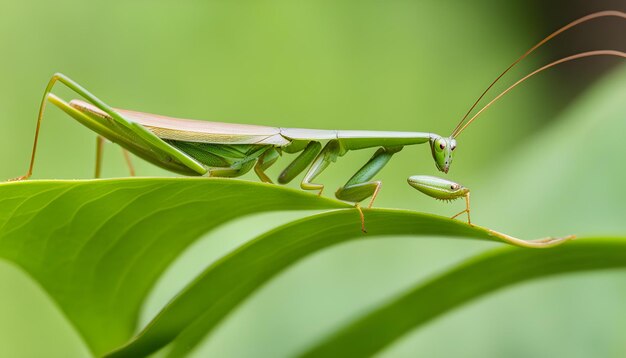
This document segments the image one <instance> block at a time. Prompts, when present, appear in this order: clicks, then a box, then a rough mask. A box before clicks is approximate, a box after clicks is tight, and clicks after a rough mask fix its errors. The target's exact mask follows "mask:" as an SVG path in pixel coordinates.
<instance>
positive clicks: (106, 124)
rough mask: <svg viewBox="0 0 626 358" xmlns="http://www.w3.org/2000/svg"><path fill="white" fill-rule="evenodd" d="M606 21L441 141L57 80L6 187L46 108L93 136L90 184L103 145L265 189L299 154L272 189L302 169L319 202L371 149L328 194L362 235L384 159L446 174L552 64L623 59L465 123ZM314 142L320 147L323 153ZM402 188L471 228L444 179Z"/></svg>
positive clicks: (414, 181) (182, 170)
mask: <svg viewBox="0 0 626 358" xmlns="http://www.w3.org/2000/svg"><path fill="white" fill-rule="evenodd" d="M609 16H612V17H620V18H624V19H626V14H625V13H622V12H618V11H602V12H597V13H594V14H590V15H587V16H585V17H583V18H580V19H578V20H576V21H574V22H571V23H570V24H568V25H566V26H564V27H562V28H561V29H559V30H557V31H555V32H554V33H552V34H551V35H549V36H548V37H546V38H545V39H543V40H542V41H541V42H539V43H538V44H536V45H535V46H533V47H532V48H531V49H529V50H528V51H527V52H526V53H524V54H523V55H522V56H521V57H519V58H518V59H517V60H516V61H515V62H513V64H511V65H510V66H509V67H508V68H507V69H506V70H505V71H504V72H502V73H501V74H500V75H499V76H498V77H497V78H496V79H495V80H494V81H493V82H492V83H491V85H490V86H489V87H487V89H486V90H485V91H484V92H483V93H482V95H481V96H480V97H479V98H478V100H477V101H476V102H475V103H474V104H473V106H472V107H471V108H470V110H469V111H468V112H467V113H466V115H465V116H464V117H463V119H462V120H461V121H460V122H459V124H458V125H457V127H456V128H455V129H454V131H453V132H452V134H451V135H450V136H449V137H442V136H440V135H437V134H434V133H426V132H392V131H358V130H319V129H301V128H278V127H266V126H256V125H245V124H232V123H221V122H208V121H199V120H190V119H180V118H172V117H166V116H161V115H156V114H148V113H142V112H135V111H129V110H125V109H116V108H113V107H111V106H109V105H108V104H106V103H105V102H104V101H102V100H100V99H99V98H98V97H96V96H95V95H93V94H92V93H90V92H89V91H87V90H86V89H85V88H83V87H82V86H81V85H79V84H78V83H76V82H75V81H73V80H72V79H70V78H69V77H67V76H65V75H63V74H60V73H57V74H55V75H54V76H52V78H51V79H50V81H49V83H48V85H47V87H46V89H45V92H44V96H43V99H42V101H41V106H40V109H39V115H38V118H37V127H36V131H35V139H34V143H33V150H32V154H31V160H30V166H29V169H28V172H27V173H26V174H25V175H24V176H21V177H18V178H15V179H13V180H24V179H28V178H29V177H30V176H31V175H32V173H33V166H34V163H35V153H36V150H37V141H38V138H39V130H40V127H41V122H42V119H43V115H44V111H45V107H46V104H47V103H48V102H50V103H52V104H54V105H55V106H57V107H58V108H60V109H61V110H62V111H64V112H65V113H67V114H68V115H70V116H71V117H73V118H74V119H75V120H77V121H78V122H80V123H81V124H83V125H84V126H86V127H87V128H89V129H91V130H93V131H94V132H96V133H97V134H98V137H97V145H96V148H97V150H96V171H95V176H96V177H99V176H100V168H101V162H102V147H103V143H104V139H105V138H106V139H108V140H109V141H111V142H114V143H117V144H119V145H120V146H121V147H122V148H123V149H124V155H125V158H126V161H127V163H128V166H129V168H130V170H131V175H132V174H134V170H133V168H132V164H131V162H130V158H129V155H128V152H132V153H133V154H135V155H136V156H138V157H140V158H142V159H144V160H146V161H148V162H151V163H153V164H155V165H157V166H159V167H161V168H164V169H166V170H169V171H172V172H176V173H179V174H183V175H195V176H198V175H205V176H210V177H237V176H240V175H243V174H245V173H247V172H248V171H250V170H251V169H254V172H255V173H256V174H257V176H258V177H259V178H260V179H261V180H262V181H263V182H267V183H271V182H272V180H271V179H270V178H269V177H268V176H267V175H266V174H265V171H266V170H267V169H268V168H269V167H270V166H271V165H273V164H274V163H275V162H276V161H277V160H278V159H279V157H280V156H281V155H282V154H283V153H289V154H291V153H299V155H298V156H297V157H296V158H295V159H294V160H293V161H292V162H291V163H290V164H289V165H287V167H286V168H285V169H284V170H283V171H282V172H281V173H280V175H279V176H278V182H279V183H280V184H286V183H289V182H290V181H292V180H293V179H294V178H295V177H296V176H298V175H299V174H300V173H301V172H302V171H304V170H305V169H306V173H305V175H304V178H303V179H302V181H301V183H300V186H301V188H302V189H305V190H317V191H318V193H319V194H320V195H321V193H322V191H323V189H324V185H323V184H318V183H316V182H314V181H315V179H316V178H317V177H318V176H319V175H320V174H321V173H322V172H323V171H324V170H325V169H326V168H327V167H328V166H329V165H330V164H331V163H333V162H335V161H336V160H337V158H339V157H343V156H344V155H345V154H346V153H348V152H349V151H353V150H360V149H366V148H375V147H378V150H377V151H376V152H375V153H374V155H373V156H372V157H371V158H370V159H369V161H367V163H365V164H364V165H363V167H361V169H359V170H358V171H357V172H356V173H355V174H354V175H353V176H352V177H351V178H350V179H349V180H348V181H347V182H346V184H345V185H344V186H342V187H340V188H339V189H338V190H337V191H336V193H335V196H336V197H337V198H338V199H340V200H344V201H348V202H352V203H355V206H356V208H357V209H358V211H359V214H360V216H361V223H362V228H363V230H365V228H364V218H363V212H362V211H361V209H360V206H359V203H360V202H362V201H363V200H365V199H367V198H370V197H371V199H370V202H369V207H371V206H372V204H373V203H374V200H375V199H376V195H377V194H378V192H379V190H380V188H381V185H382V183H381V182H380V181H376V180H372V179H373V178H374V176H375V175H376V174H377V173H378V172H379V171H380V170H381V169H382V168H383V167H384V166H385V165H386V164H387V162H389V160H390V159H391V157H392V156H393V155H394V154H396V153H398V152H399V151H400V150H402V149H403V148H404V147H405V146H410V145H416V144H422V143H427V142H428V143H429V145H430V149H431V153H432V156H433V159H434V161H435V165H436V167H437V169H439V170H440V171H442V172H444V173H448V170H449V169H450V165H451V164H452V159H453V154H454V151H455V149H456V146H457V143H456V138H457V137H458V136H459V134H461V132H463V131H464V130H465V128H467V126H468V125H470V124H471V123H472V122H473V121H474V120H475V119H476V118H477V117H478V116H479V115H480V114H481V113H483V112H484V111H485V110H486V109H487V108H488V107H489V106H491V105H492V104H493V103H494V102H495V101H497V100H498V99H499V98H501V97H502V96H503V95H505V94H506V93H508V92H509V91H510V90H512V89H513V88H514V87H516V86H517V85H519V84H520V83H522V82H523V81H525V80H526V79H528V78H529V77H531V76H534V75H535V74H537V73H539V72H541V71H543V70H546V69H548V68H550V67H553V66H556V65H558V64H560V63H564V62H568V61H572V60H575V59H579V58H584V57H591V56H618V57H624V58H626V54H625V53H622V52H619V51H612V50H598V51H589V52H583V53H579V54H576V55H572V56H569V57H565V58H562V59H560V60H557V61H554V62H552V63H550V64H548V65H545V66H543V67H541V68H539V69H538V70H535V71H534V72H532V73H530V74H528V75H526V76H525V77H523V78H522V79H520V80H519V81H517V82H516V83H514V84H513V85H512V86H510V87H509V88H507V89H506V90H505V91H503V92H502V93H500V94H499V95H498V96H496V97H495V98H494V99H493V100H492V101H491V102H489V103H488V104H487V105H485V106H484V107H483V108H482V109H480V110H479V111H478V112H477V113H476V114H475V115H474V116H473V117H471V118H470V119H469V120H467V118H468V116H469V114H470V113H471V112H472V110H473V109H474V108H475V107H476V105H477V104H478V103H479V102H480V100H481V99H482V98H483V97H484V95H485V94H486V93H487V92H488V91H489V90H490V89H491V87H492V86H493V85H494V84H495V83H496V82H497V81H498V80H499V79H500V78H501V77H502V76H504V74H506V73H507V72H508V71H509V70H510V69H511V68H512V67H513V66H515V65H516V64H517V63H518V62H519V61H521V60H522V59H524V58H525V57H526V56H528V55H529V54H530V53H531V52H533V51H534V50H536V49H537V48H538V47H540V46H542V45H543V44H544V43H546V42H547V41H549V40H550V39H552V38H553V37H555V36H557V35H558V34H560V33H562V32H564V31H566V30H568V29H569V28H572V27H574V26H577V25H579V24H581V23H583V22H586V21H589V20H592V19H596V18H601V17H609ZM57 83H62V84H64V85H65V86H67V87H68V88H69V89H71V90H72V91H74V92H75V93H77V94H78V95H80V96H81V97H83V99H84V100H86V101H82V100H72V101H70V102H69V103H68V102H66V101H65V100H63V99H61V98H59V97H58V96H56V95H55V94H54V93H52V89H53V87H54V85H55V84H57ZM322 142H326V143H325V145H324V146H323V147H322V144H321V143H322ZM307 168H308V169H307ZM409 184H410V185H411V186H413V187H415V188H416V189H418V190H420V191H422V192H424V193H426V194H428V195H430V196H432V197H434V198H437V199H448V200H453V199H457V198H461V197H464V198H465V200H466V208H465V210H463V211H461V212H460V213H458V214H456V215H455V216H453V218H456V217H457V216H459V215H461V214H463V213H467V217H468V223H469V224H471V220H470V206H469V189H467V188H464V187H462V186H460V185H459V184H457V183H453V182H450V181H448V180H444V179H440V178H435V177H428V176H413V177H411V178H409Z"/></svg>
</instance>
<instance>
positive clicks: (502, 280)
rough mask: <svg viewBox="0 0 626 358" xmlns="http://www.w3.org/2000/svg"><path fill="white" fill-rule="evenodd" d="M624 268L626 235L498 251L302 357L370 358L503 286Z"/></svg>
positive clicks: (390, 304) (453, 271)
mask: <svg viewBox="0 0 626 358" xmlns="http://www.w3.org/2000/svg"><path fill="white" fill-rule="evenodd" d="M625 267H626V238H589V239H583V240H578V241H575V242H571V243H569V244H567V245H562V246H559V247H556V248H554V249H551V250H520V249H516V248H504V249H498V250H494V251H491V252H488V253H485V254H482V255H479V256H477V257H474V258H472V259H471V260H468V261H466V262H464V263H462V264H459V265H457V266H456V267H453V268H451V269H450V270H447V271H446V272H444V273H442V274H440V275H438V276H437V277H434V278H433V279H430V280H428V281H427V282H424V283H419V284H417V285H416V286H415V287H413V288H411V289H410V290H408V291H407V292H405V293H403V294H401V295H399V296H398V297H396V298H394V299H393V300H392V301H390V302H388V303H386V304H384V305H381V306H380V307H376V308H373V309H372V310H371V311H370V312H369V313H367V314H366V315H364V316H363V317H361V318H359V319H357V320H355V321H354V322H351V323H350V324H349V325H347V326H345V327H344V328H342V329H340V330H338V331H337V332H334V333H333V334H332V335H329V337H328V338H327V340H325V341H323V342H321V343H320V344H319V345H317V346H315V347H313V348H311V350H309V351H308V352H306V353H305V354H303V357H368V356H371V355H373V354H374V353H377V352H379V351H380V350H381V349H383V348H384V347H386V346H387V345H389V344H391V343H392V342H394V341H395V340H397V339H398V338H400V337H402V336H403V335H404V334H406V333H408V332H409V331H411V330H414V329H416V328H419V327H421V326H423V325H425V324H426V323H428V322H430V321H431V320H433V319H435V318H437V317H438V316H440V315H442V314H445V313H446V312H449V311H451V310H453V309H455V308H458V307H459V306H462V305H464V304H467V303H469V302H471V301H472V300H473V299H475V298H478V297H480V296H482V295H486V294H489V293H492V292H495V291H497V290H499V289H501V288H504V287H507V286H511V285H515V284H518V283H520V282H524V281H528V280H534V279H539V278H543V277H548V276H552V275H556V274H563V273H571V272H577V271H593V270H603V269H613V268H625ZM468 282H471V283H472V284H471V285H468V284H467V283H468Z"/></svg>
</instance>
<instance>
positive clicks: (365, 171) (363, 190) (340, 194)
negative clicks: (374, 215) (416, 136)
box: [335, 147, 402, 207]
mask: <svg viewBox="0 0 626 358" xmlns="http://www.w3.org/2000/svg"><path fill="white" fill-rule="evenodd" d="M400 150H402V147H382V148H379V149H378V150H377V151H376V153H374V155H373V156H372V158H370V160H368V161H367V163H365V165H363V167H361V169H359V171H358V172H356V174H354V175H353V176H352V178H350V179H349V180H348V182H346V184H345V185H344V186H343V187H341V188H339V189H338V190H337V192H336V193H335V196H336V197H337V199H340V200H345V201H351V202H355V203H358V202H361V201H363V200H365V199H367V198H369V197H370V196H371V197H372V199H371V200H370V203H369V205H368V207H372V204H373V203H374V200H375V199H376V195H377V194H378V191H379V190H380V187H381V185H382V183H381V182H380V181H370V180H371V179H372V178H373V177H374V175H376V174H377V173H378V172H379V171H380V170H381V169H382V168H383V167H384V166H385V165H386V164H387V162H389V160H390V159H391V157H392V156H393V155H394V154H395V153H397V152H399V151H400Z"/></svg>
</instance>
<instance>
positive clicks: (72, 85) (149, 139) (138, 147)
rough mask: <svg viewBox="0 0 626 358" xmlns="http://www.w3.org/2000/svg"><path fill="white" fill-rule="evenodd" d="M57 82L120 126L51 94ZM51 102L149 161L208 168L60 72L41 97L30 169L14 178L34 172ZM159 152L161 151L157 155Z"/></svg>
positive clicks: (194, 170)
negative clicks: (106, 122)
mask: <svg viewBox="0 0 626 358" xmlns="http://www.w3.org/2000/svg"><path fill="white" fill-rule="evenodd" d="M57 82H61V83H63V84H64V85H65V86H67V87H68V88H69V89H71V90H72V91H74V92H75V93H77V94H79V95H81V96H82V97H83V98H85V99H87V100H88V101H89V102H91V103H92V104H93V105H95V106H96V107H97V108H98V109H100V110H101V111H103V112H104V113H105V114H106V115H107V119H109V120H110V121H111V122H112V123H115V125H116V126H117V129H115V128H116V127H114V126H106V125H104V124H103V123H102V122H99V121H97V120H94V118H91V117H90V116H88V115H87V114H85V113H83V112H81V111H79V110H77V109H76V108H74V107H72V106H70V104H69V103H67V102H65V101H63V100H62V99H61V98H59V97H57V96H55V95H54V94H53V93H51V91H52V88H53V87H54V85H55V84H56V83H57ZM48 101H50V102H52V103H53V104H54V105H56V106H57V107H59V108H60V109H61V110H63V111H64V112H66V113H67V114H69V115H70V116H72V117H73V118H74V119H76V120H77V121H78V122H80V123H81V124H83V125H85V126H87V127H88V128H90V129H91V130H94V131H95V132H97V133H98V134H100V135H102V136H104V137H106V138H108V139H110V140H113V141H115V142H116V143H118V144H120V145H122V146H123V147H126V148H128V149H131V150H132V151H133V152H134V153H135V154H137V155H139V156H141V157H142V158H144V159H146V160H148V161H151V162H153V163H155V164H157V165H161V166H162V167H164V168H165V167H166V166H167V168H166V169H169V170H172V171H177V172H181V173H182V172H184V173H185V174H187V175H202V174H204V173H205V172H206V168H204V167H203V166H202V165H201V164H200V163H198V162H197V161H195V160H194V159H193V158H190V157H189V156H187V155H186V154H184V153H182V152H180V151H178V150H177V149H176V148H174V147H172V146H170V145H168V144H167V143H165V142H163V141H162V140H161V139H159V138H158V137H156V136H155V135H154V134H153V133H152V132H149V131H148V130H147V129H145V128H144V127H143V126H141V125H139V124H137V123H133V122H129V121H127V120H126V119H124V118H123V117H122V116H121V115H120V114H119V113H117V112H116V111H115V110H114V109H113V108H112V107H110V106H109V105H107V104H106V103H104V102H103V101H102V100H100V99H99V98H97V97H96V96H94V95H93V94H91V93H90V92H89V91H87V90H86V89H85V88H83V87H82V86H80V85H79V84H78V83H76V82H74V81H73V80H72V79H70V78H69V77H67V76H65V75H63V74H60V73H56V74H54V75H53V76H52V78H51V79H50V81H49V82H48V85H47V86H46V89H45V91H44V95H43V98H42V100H41V104H40V106H39V113H38V115H37V125H36V129H35V139H34V141H33V147H32V152H31V158H30V165H29V167H28V171H27V172H26V174H25V175H23V176H20V177H17V178H15V179H12V180H25V179H28V178H30V177H31V176H32V174H33V167H34V165H35V155H36V152H37V143H38V140H39V131H40V129H41V122H42V120H43V115H44V112H45V108H46V104H47V102H48ZM129 133H130V134H132V136H131V137H129ZM134 139H137V140H140V141H141V142H142V144H137V143H135V142H134V141H133V140H134ZM157 152H158V154H155V153H157ZM173 160H176V162H175V163H174V164H170V162H173Z"/></svg>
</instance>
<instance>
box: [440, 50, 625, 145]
mask: <svg viewBox="0 0 626 358" xmlns="http://www.w3.org/2000/svg"><path fill="white" fill-rule="evenodd" d="M592 56H616V57H622V58H626V52H621V51H615V50H596V51H588V52H581V53H577V54H575V55H571V56H567V57H564V58H562V59H559V60H556V61H554V62H551V63H549V64H547V65H545V66H543V67H541V68H539V69H536V70H534V71H533V72H531V73H529V74H527V75H526V76H524V77H522V78H521V79H520V80H519V81H517V82H515V83H514V84H512V85H511V86H510V87H509V88H507V89H505V90H504V91H502V93H500V94H499V95H497V96H496V97H495V98H494V99H492V100H491V102H489V103H487V104H486V105H485V106H484V107H483V108H481V109H480V110H479V111H478V112H476V114H475V115H474V116H473V117H472V118H470V120H469V121H467V123H465V124H464V125H463V126H462V127H461V128H460V129H458V130H457V131H455V132H454V133H453V134H452V137H453V138H456V137H457V136H458V135H459V134H461V132H463V130H465V128H467V126H469V125H470V124H471V123H472V122H473V121H474V120H475V119H476V117H478V116H479V115H480V114H481V113H483V112H484V111H485V110H486V109H487V108H489V107H490V106H491V105H492V104H493V103H494V102H496V101H497V100H498V99H500V98H501V97H502V96H504V95H505V94H507V93H508V92H509V91H510V90H512V89H513V88H515V87H517V85H519V84H520V83H522V82H524V81H526V80H527V79H528V78H530V77H532V76H534V75H536V74H537V73H539V72H541V71H543V70H547V69H548V68H550V67H553V66H556V65H559V64H561V63H565V62H569V61H573V60H577V59H580V58H585V57H592Z"/></svg>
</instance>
